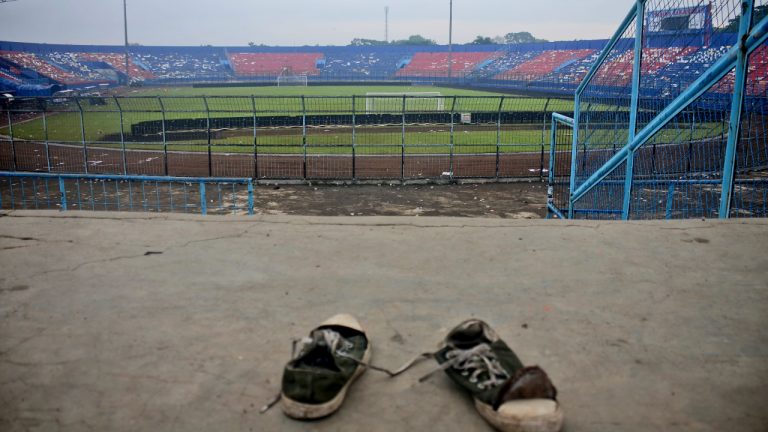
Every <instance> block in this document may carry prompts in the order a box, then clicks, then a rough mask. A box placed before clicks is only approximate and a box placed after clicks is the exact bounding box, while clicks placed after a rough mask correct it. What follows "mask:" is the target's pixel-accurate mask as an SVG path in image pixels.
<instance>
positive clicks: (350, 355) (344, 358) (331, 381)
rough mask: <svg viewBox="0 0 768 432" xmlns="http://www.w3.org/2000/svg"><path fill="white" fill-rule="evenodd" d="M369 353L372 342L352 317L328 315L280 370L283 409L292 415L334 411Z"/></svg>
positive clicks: (317, 415) (311, 416)
mask: <svg viewBox="0 0 768 432" xmlns="http://www.w3.org/2000/svg"><path fill="white" fill-rule="evenodd" d="M370 357H371V344H370V342H369V341H368V338H367V337H366V335H365V331H364V330H363V328H362V326H361V325H360V323H359V322H358V321H357V320H356V319H355V318H354V317H352V316H350V315H336V316H334V317H333V318H331V319H329V320H328V321H326V322H325V323H323V324H322V325H321V326H320V327H318V328H316V329H315V330H313V331H312V332H311V333H310V335H309V337H306V338H304V339H302V340H300V341H298V343H297V344H296V345H295V346H294V353H293V360H291V361H290V362H288V364H287V365H286V366H285V369H284V371H283V382H282V390H281V394H280V402H281V405H282V407H283V412H285V414H286V415H288V416H289V417H293V418H295V419H317V418H321V417H325V416H328V415H330V414H333V413H334V412H336V410H338V409H339V407H340V406H341V404H342V402H343V401H344V397H345V396H346V394H347V390H348V389H349V386H350V385H351V384H352V382H354V380H355V379H356V378H357V377H358V376H360V375H361V374H362V373H363V372H365V369H366V367H365V364H367V363H368V361H369V359H370Z"/></svg>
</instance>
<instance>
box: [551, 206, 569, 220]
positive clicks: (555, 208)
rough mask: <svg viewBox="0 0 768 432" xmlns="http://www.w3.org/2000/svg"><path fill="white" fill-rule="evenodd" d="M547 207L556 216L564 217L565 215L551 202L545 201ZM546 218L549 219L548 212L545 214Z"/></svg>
mask: <svg viewBox="0 0 768 432" xmlns="http://www.w3.org/2000/svg"><path fill="white" fill-rule="evenodd" d="M547 208H548V209H549V211H550V212H552V213H554V214H555V216H557V217H558V218H560V219H565V216H564V215H563V213H562V212H561V211H560V210H559V209H558V208H557V207H555V206H554V205H552V204H551V203H547ZM547 219H549V214H547Z"/></svg>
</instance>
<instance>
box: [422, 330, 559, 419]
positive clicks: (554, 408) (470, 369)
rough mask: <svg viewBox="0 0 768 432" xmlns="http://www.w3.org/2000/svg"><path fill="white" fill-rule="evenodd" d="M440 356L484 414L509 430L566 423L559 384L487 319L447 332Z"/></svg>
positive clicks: (439, 358) (450, 375) (438, 358)
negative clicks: (519, 354) (525, 362)
mask: <svg viewBox="0 0 768 432" xmlns="http://www.w3.org/2000/svg"><path fill="white" fill-rule="evenodd" d="M435 359H436V360H437V362H438V363H440V369H442V370H444V371H445V372H446V373H447V374H448V376H449V377H450V378H451V379H452V380H453V381H454V382H456V383H457V384H458V385H459V386H461V387H462V388H464V389H465V390H466V391H468V392H469V393H471V394H472V396H473V398H474V400H475V407H476V408H477V410H478V411H479V412H480V415H481V416H482V417H483V418H484V419H485V420H486V421H488V422H489V423H490V424H491V425H493V426H494V427H495V428H497V429H499V430H501V431H505V432H523V431H524V432H555V431H559V430H560V429H561V428H562V425H563V411H562V410H561V408H560V405H559V404H558V403H557V399H556V398H557V389H555V386H554V385H552V382H551V381H550V380H549V377H548V376H547V374H546V373H545V372H544V371H543V370H542V369H541V368H539V367H538V366H532V367H523V364H522V362H520V359H519V358H518V357H517V355H515V353H514V352H513V351H512V350H511V349H510V348H509V346H507V344H506V343H504V341H503V340H501V338H499V336H498V335H497V334H496V332H494V331H493V329H491V327H490V326H489V325H488V324H486V323H485V322H483V321H480V320H474V319H473V320H468V321H465V322H463V323H461V324H459V325H458V326H457V327H456V328H454V329H453V330H451V331H450V333H448V336H446V338H445V340H444V341H443V343H441V346H440V347H439V350H438V351H437V352H436V353H435Z"/></svg>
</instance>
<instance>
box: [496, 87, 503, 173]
mask: <svg viewBox="0 0 768 432" xmlns="http://www.w3.org/2000/svg"><path fill="white" fill-rule="evenodd" d="M503 105H504V96H502V97H501V99H499V109H498V110H497V111H496V180H498V179H499V169H500V168H499V165H500V162H501V108H502V106H503Z"/></svg>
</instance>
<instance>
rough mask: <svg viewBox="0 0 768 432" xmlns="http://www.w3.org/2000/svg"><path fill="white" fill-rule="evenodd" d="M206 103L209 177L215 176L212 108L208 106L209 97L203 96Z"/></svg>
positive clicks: (204, 103)
mask: <svg viewBox="0 0 768 432" xmlns="http://www.w3.org/2000/svg"><path fill="white" fill-rule="evenodd" d="M203 105H205V129H206V136H207V137H208V177H213V154H212V153H213V152H212V149H211V110H210V109H209V108H208V98H206V97H205V96H203Z"/></svg>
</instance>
